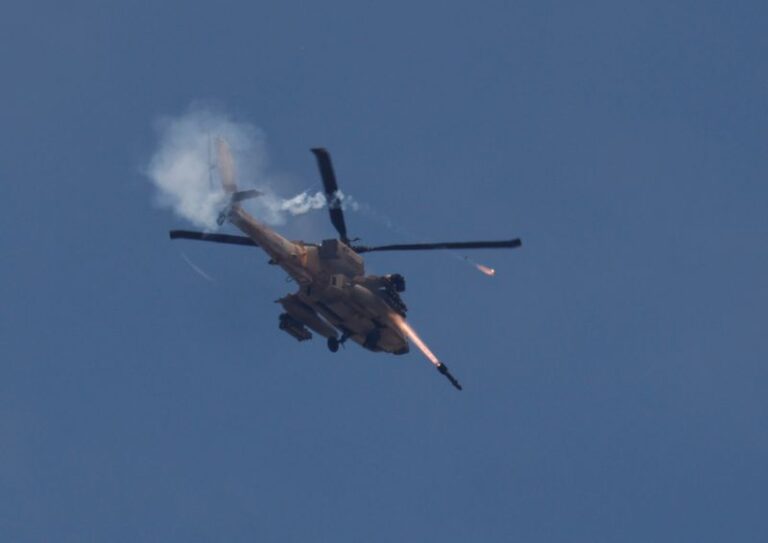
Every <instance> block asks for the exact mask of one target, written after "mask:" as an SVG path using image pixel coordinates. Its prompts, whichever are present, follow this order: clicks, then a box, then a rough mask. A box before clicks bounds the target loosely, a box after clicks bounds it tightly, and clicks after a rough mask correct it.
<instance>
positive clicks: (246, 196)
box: [232, 189, 263, 204]
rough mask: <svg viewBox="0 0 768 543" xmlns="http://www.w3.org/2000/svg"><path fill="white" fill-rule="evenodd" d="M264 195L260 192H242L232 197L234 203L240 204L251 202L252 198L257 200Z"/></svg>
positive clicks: (251, 190)
mask: <svg viewBox="0 0 768 543" xmlns="http://www.w3.org/2000/svg"><path fill="white" fill-rule="evenodd" d="M262 194H263V193H262V192H259V191H258V190H253V189H250V190H241V191H238V192H236V193H234V194H233V195H232V203H233V204H236V203H238V202H242V201H243V200H250V199H251V198H257V197H259V196H261V195H262Z"/></svg>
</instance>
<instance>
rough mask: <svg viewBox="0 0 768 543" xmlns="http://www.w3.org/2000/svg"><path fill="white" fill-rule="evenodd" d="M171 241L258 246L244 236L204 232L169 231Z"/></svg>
mask: <svg viewBox="0 0 768 543" xmlns="http://www.w3.org/2000/svg"><path fill="white" fill-rule="evenodd" d="M168 234H170V236H171V239H194V240H198V241H213V242H215V243H228V244H229V245H248V246H250V247H258V246H259V245H258V244H257V243H256V242H255V241H253V240H252V239H251V238H248V237H246V236H231V235H229V234H207V233H205V232H193V231H191V230H171V231H170V232H168Z"/></svg>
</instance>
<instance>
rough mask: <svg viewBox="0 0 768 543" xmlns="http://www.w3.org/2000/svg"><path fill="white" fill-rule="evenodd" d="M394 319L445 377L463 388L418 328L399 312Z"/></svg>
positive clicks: (394, 315)
mask: <svg viewBox="0 0 768 543" xmlns="http://www.w3.org/2000/svg"><path fill="white" fill-rule="evenodd" d="M392 320H393V321H394V323H395V325H397V327H398V328H400V331H401V332H402V333H403V334H405V336H406V337H407V338H408V339H409V340H410V341H411V343H413V344H414V345H416V347H418V348H419V350H420V351H421V352H422V353H423V354H424V356H426V357H427V359H428V360H429V361H430V362H432V364H433V365H434V366H435V368H436V369H437V371H439V372H440V373H441V374H443V375H445V378H446V379H448V381H450V383H451V384H452V385H453V386H454V387H456V389H457V390H461V384H459V382H458V381H457V380H456V378H455V377H454V376H453V375H452V374H451V372H450V371H448V366H446V365H445V364H443V363H442V362H440V360H438V359H437V357H436V356H435V353H433V352H432V351H431V350H430V349H429V347H427V344H426V343H424V341H423V340H422V339H421V338H420V337H419V334H417V333H416V330H414V329H413V328H412V327H411V325H410V324H408V323H407V322H406V321H405V319H404V318H403V317H401V316H400V315H398V314H397V313H392Z"/></svg>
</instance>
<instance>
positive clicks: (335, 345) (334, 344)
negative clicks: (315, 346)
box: [328, 337, 339, 353]
mask: <svg viewBox="0 0 768 543" xmlns="http://www.w3.org/2000/svg"><path fill="white" fill-rule="evenodd" d="M328 350H329V351H331V352H332V353H335V352H336V351H338V350H339V340H338V339H336V338H335V337H329V338H328Z"/></svg>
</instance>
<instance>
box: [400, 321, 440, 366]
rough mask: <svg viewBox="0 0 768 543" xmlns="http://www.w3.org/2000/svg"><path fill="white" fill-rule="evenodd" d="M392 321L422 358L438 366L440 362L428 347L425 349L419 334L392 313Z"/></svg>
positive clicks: (425, 346)
mask: <svg viewBox="0 0 768 543" xmlns="http://www.w3.org/2000/svg"><path fill="white" fill-rule="evenodd" d="M392 320H394V321H395V324H397V327H398V328H400V331H401V332H402V333H403V334H405V335H406V337H408V339H409V340H411V343H413V344H414V345H416V347H418V348H419V350H420V351H421V352H422V353H423V354H424V356H426V357H427V359H428V360H429V361H430V362H432V363H433V364H434V365H435V366H440V361H439V360H438V359H437V357H436V356H435V354H434V353H433V352H432V351H430V350H429V347H427V344H426V343H424V341H422V339H421V338H420V337H419V334H417V333H416V330H414V329H413V328H412V327H411V325H410V324H408V323H407V322H406V321H405V319H404V318H403V317H401V316H400V315H398V314H397V313H393V314H392Z"/></svg>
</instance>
